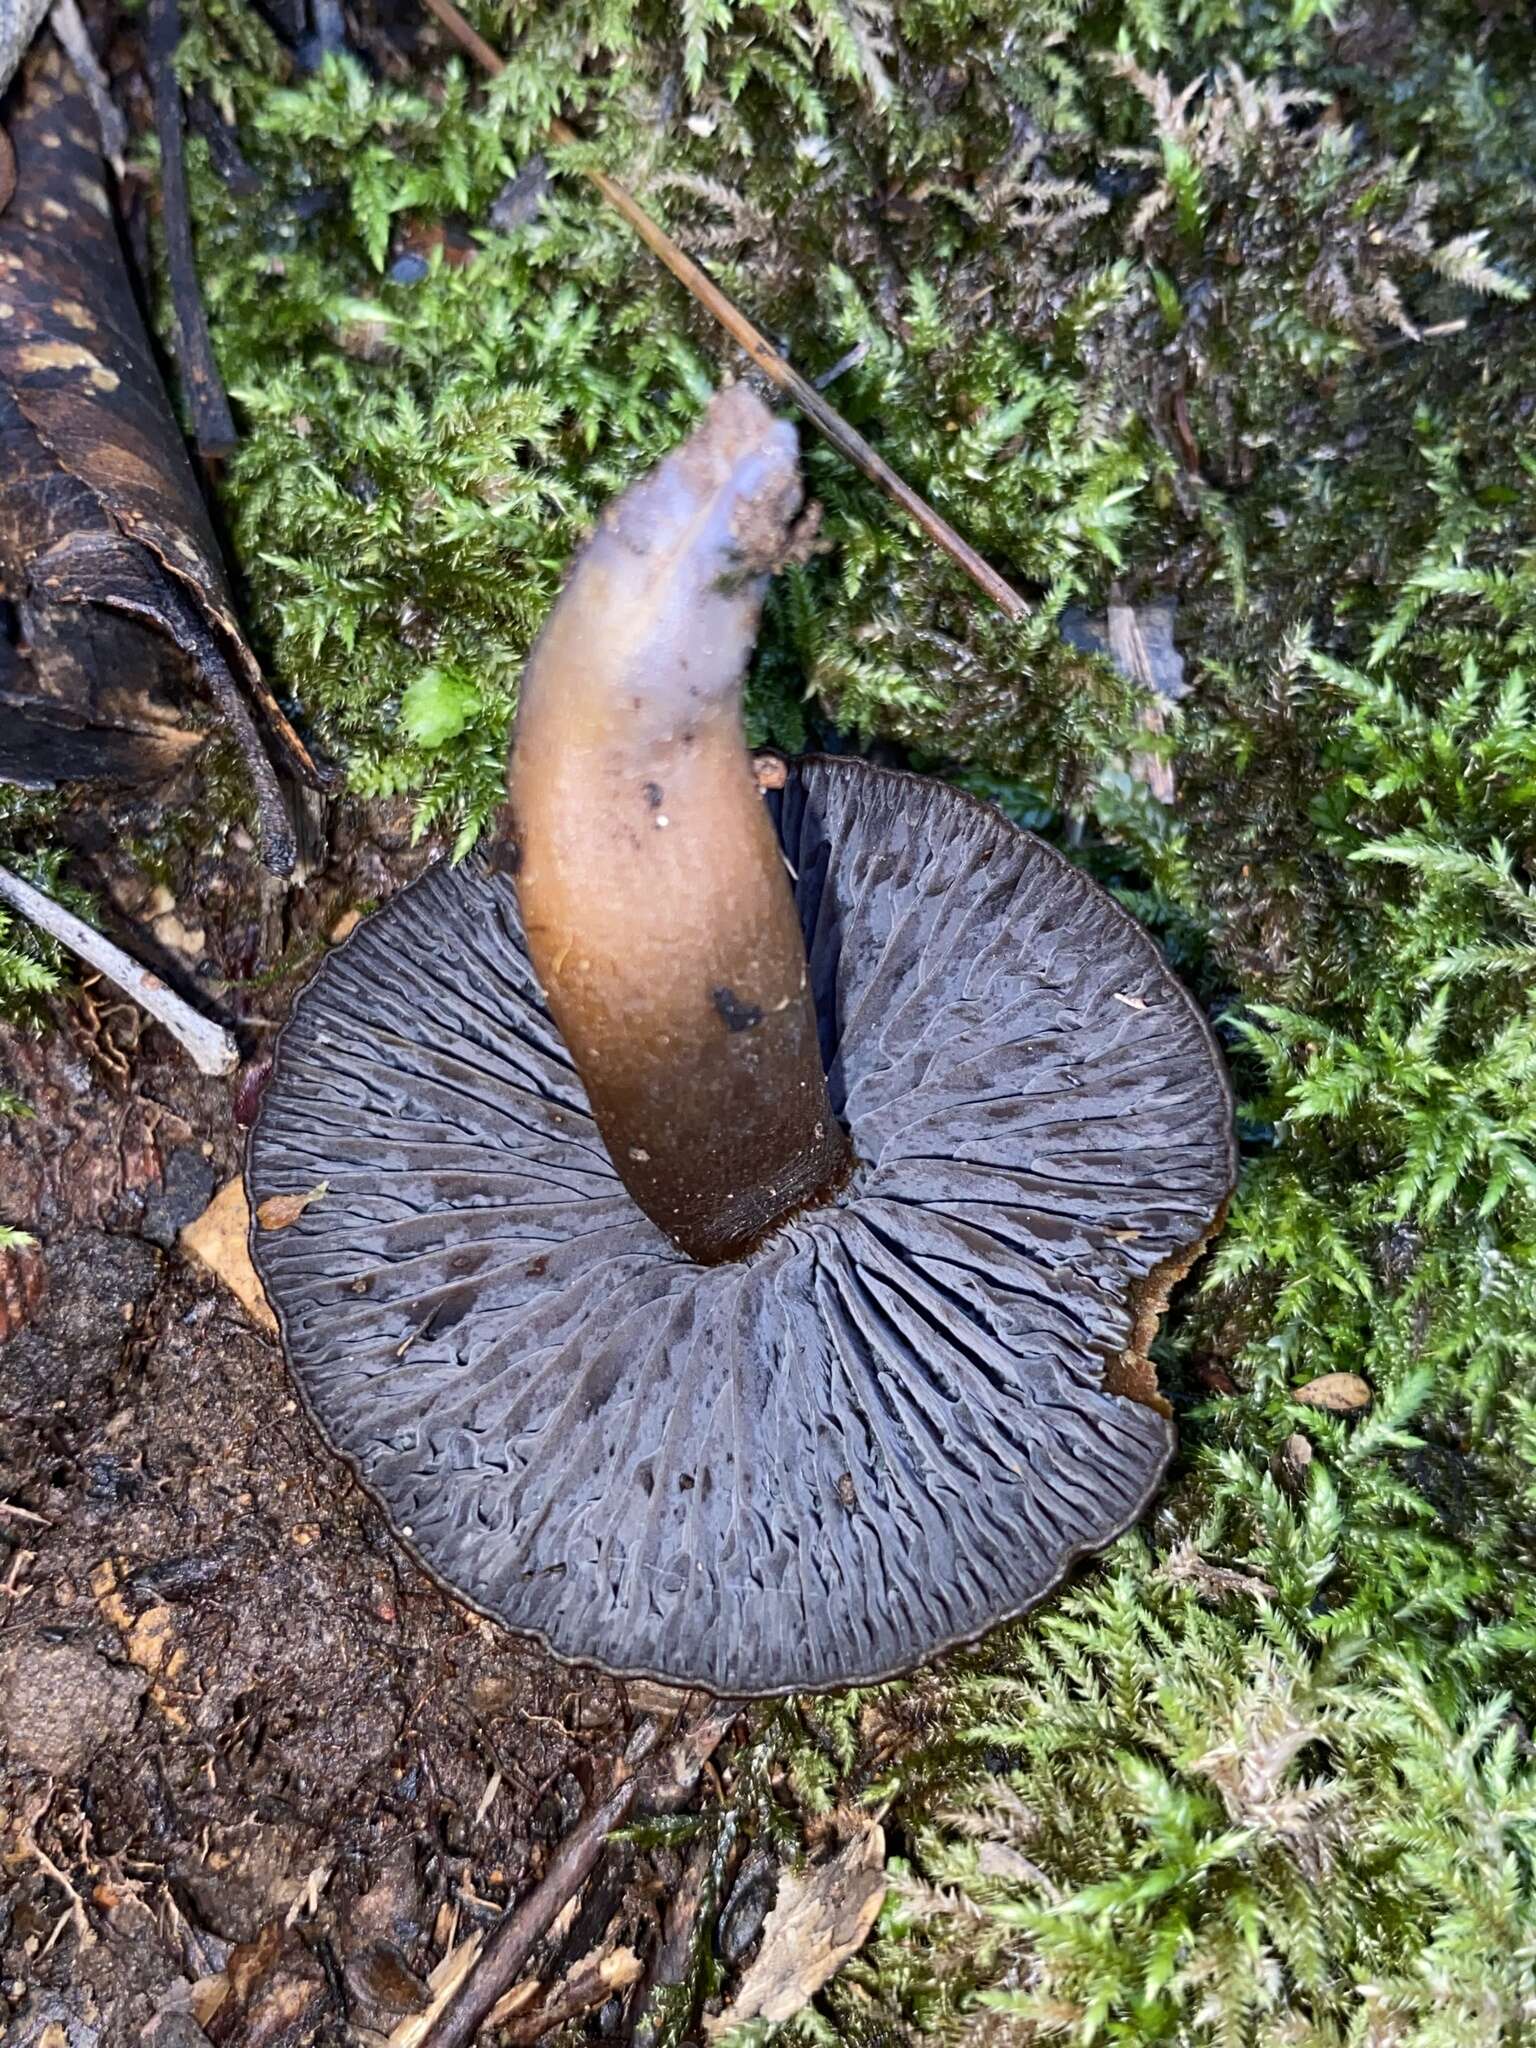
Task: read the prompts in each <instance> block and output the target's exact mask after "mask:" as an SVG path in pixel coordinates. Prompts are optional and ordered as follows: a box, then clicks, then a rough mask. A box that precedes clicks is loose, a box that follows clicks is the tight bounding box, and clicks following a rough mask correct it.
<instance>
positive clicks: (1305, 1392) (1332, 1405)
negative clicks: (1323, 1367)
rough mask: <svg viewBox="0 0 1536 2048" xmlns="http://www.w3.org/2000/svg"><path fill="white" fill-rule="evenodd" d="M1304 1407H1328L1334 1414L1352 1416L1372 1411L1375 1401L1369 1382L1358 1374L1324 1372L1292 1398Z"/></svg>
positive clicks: (1298, 1389)
mask: <svg viewBox="0 0 1536 2048" xmlns="http://www.w3.org/2000/svg"><path fill="white" fill-rule="evenodd" d="M1291 1399H1292V1400H1293V1401H1299V1402H1300V1403H1301V1405H1302V1406H1303V1407H1304V1408H1327V1409H1329V1410H1331V1411H1332V1413H1333V1414H1335V1415H1352V1414H1354V1412H1355V1411H1356V1410H1357V1409H1359V1408H1369V1407H1370V1405H1371V1401H1372V1399H1373V1396H1372V1393H1371V1388H1370V1383H1369V1381H1367V1380H1363V1379H1361V1377H1360V1375H1359V1373H1357V1372H1325V1373H1323V1374H1321V1375H1320V1376H1319V1377H1318V1378H1317V1379H1315V1380H1308V1381H1307V1384H1306V1385H1305V1386H1304V1387H1297V1388H1296V1390H1295V1392H1294V1393H1293V1394H1292V1395H1291Z"/></svg>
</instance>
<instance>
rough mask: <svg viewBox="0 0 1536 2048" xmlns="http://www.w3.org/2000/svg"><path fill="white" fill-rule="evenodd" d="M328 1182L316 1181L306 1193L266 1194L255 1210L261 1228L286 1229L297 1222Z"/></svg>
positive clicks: (322, 1191)
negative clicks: (265, 1197)
mask: <svg viewBox="0 0 1536 2048" xmlns="http://www.w3.org/2000/svg"><path fill="white" fill-rule="evenodd" d="M329 1185H330V1183H329V1182H328V1181H323V1180H322V1181H317V1182H316V1183H315V1185H314V1186H313V1187H312V1188H310V1189H309V1191H308V1192H307V1193H306V1194H302V1195H268V1197H267V1199H266V1200H265V1201H264V1202H263V1203H262V1204H261V1206H260V1207H259V1208H258V1209H257V1211H256V1221H257V1222H258V1223H259V1224H260V1225H261V1227H262V1229H263V1230H286V1229H287V1228H288V1226H289V1224H290V1223H297V1222H298V1220H299V1218H300V1217H301V1216H302V1215H303V1214H304V1211H305V1210H306V1209H307V1208H308V1207H309V1205H310V1203H311V1202H318V1201H319V1199H320V1197H321V1196H322V1195H323V1194H324V1193H325V1192H326V1190H327V1189H328V1187H329Z"/></svg>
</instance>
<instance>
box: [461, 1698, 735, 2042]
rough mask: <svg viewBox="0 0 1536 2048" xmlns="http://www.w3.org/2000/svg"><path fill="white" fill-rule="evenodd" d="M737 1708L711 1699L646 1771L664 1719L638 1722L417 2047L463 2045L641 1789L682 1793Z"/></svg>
mask: <svg viewBox="0 0 1536 2048" xmlns="http://www.w3.org/2000/svg"><path fill="white" fill-rule="evenodd" d="M740 1712H741V1707H740V1704H739V1703H738V1702H734V1701H729V1700H715V1701H711V1703H710V1705H709V1706H708V1707H706V1708H705V1709H704V1711H703V1712H702V1713H701V1714H699V1715H698V1717H697V1718H696V1719H695V1720H693V1721H691V1722H689V1723H688V1724H687V1725H686V1726H684V1727H683V1728H682V1729H681V1730H679V1732H678V1735H677V1738H676V1740H675V1741H674V1742H673V1744H672V1746H671V1748H670V1749H669V1750H668V1751H667V1752H666V1754H665V1755H664V1756H663V1757H662V1758H661V1759H660V1768H659V1770H657V1771H654V1772H652V1773H650V1774H649V1775H648V1776H647V1775H645V1774H643V1773H642V1770H641V1766H642V1765H643V1764H644V1763H645V1762H646V1760H647V1758H648V1757H650V1756H651V1755H652V1753H653V1752H654V1751H655V1749H656V1746H657V1744H658V1742H659V1741H660V1739H661V1732H662V1723H661V1722H660V1721H658V1720H656V1719H655V1718H653V1717H652V1716H650V1715H647V1716H646V1717H645V1718H644V1719H643V1720H642V1721H640V1722H639V1723H638V1724H637V1726H636V1728H635V1732H634V1734H633V1735H632V1736H631V1737H630V1739H629V1746H628V1748H627V1749H626V1750H625V1752H624V1755H623V1758H622V1759H621V1761H620V1762H619V1765H618V1767H617V1769H616V1770H615V1773H614V1778H613V1783H612V1784H611V1785H610V1786H609V1788H608V1790H607V1792H606V1793H605V1794H604V1795H603V1797H602V1798H601V1799H598V1800H596V1801H594V1802H592V1803H590V1804H589V1805H588V1807H587V1810H586V1812H585V1813H584V1814H583V1815H582V1817H581V1819H580V1820H579V1821H578V1822H577V1824H576V1826H575V1827H574V1828H573V1829H572V1830H571V1832H570V1834H568V1835H567V1836H566V1838H565V1840H564V1841H563V1842H562V1843H561V1844H560V1846H559V1848H558V1849H557V1850H556V1851H555V1853H554V1856H553V1857H552V1859H551V1861H550V1865H549V1868H548V1869H547V1870H546V1871H545V1873H544V1875H543V1877H542V1878H541V1879H540V1881H539V1883H538V1884H537V1885H536V1886H535V1887H534V1889H533V1890H532V1891H531V1892H530V1893H529V1894H528V1896H527V1897H526V1898H525V1899H522V1900H521V1901H519V1903H518V1904H517V1905H516V1906H514V1907H513V1908H512V1909H511V1911H510V1912H508V1913H507V1914H506V1915H505V1916H504V1917H503V1918H502V1920H501V1921H500V1922H499V1923H498V1925H497V1926H496V1927H495V1928H494V1929H493V1930H492V1932H491V1934H490V1936H489V1937H488V1938H487V1940H486V1943H485V1946H484V1948H483V1949H481V1951H480V1953H479V1954H478V1955H477V1956H476V1958H475V1961H474V1964H473V1967H472V1968H471V1969H470V1970H469V1971H468V1972H467V1974H466V1976H465V1978H464V1981H463V1983H462V1984H461V1985H460V1987H459V1990H458V1992H457V1993H456V1995H455V1996H454V1997H453V1998H452V1999H451V2000H450V2002H449V2003H448V2005H447V2006H446V2007H445V2009H444V2010H443V2012H442V2013H441V2014H440V2015H439V2017H438V2020H437V2023H436V2025H435V2026H434V2027H433V2028H432V2030H431V2032H430V2033H428V2034H427V2036H426V2037H425V2039H424V2040H423V2042H422V2043H421V2048H468V2044H469V2043H470V2042H471V2041H473V2040H474V2038H475V2035H476V2034H477V2032H478V2031H479V2029H480V2027H481V2025H482V2024H483V2022H484V2021H485V2019H486V2017H487V2015H488V2014H489V2013H490V2010H491V2008H492V2007H493V2006H494V2005H495V2004H496V2003H497V2001H498V2000H499V1999H500V1998H501V1996H502V1994H503V1993H504V1992H505V1991H507V1990H508V1989H509V1987H510V1986H511V1984H512V1982H513V1980H514V1979H515V1977H516V1976H517V1973H518V1971H519V1970H521V1968H522V1967H523V1965H524V1963H526V1962H527V1960H528V1958H529V1956H530V1955H531V1954H532V1953H533V1949H534V1946H535V1944H536V1943H537V1942H538V1941H539V1939H540V1938H541V1937H542V1936H543V1935H544V1934H545V1933H546V1932H547V1930H548V1929H549V1927H550V1925H551V1923H552V1922H553V1921H554V1919H555V1916H556V1915H557V1914H558V1913H559V1911H560V1909H561V1907H562V1906H564V1905H565V1904H566V1903H567V1901H568V1900H570V1899H572V1898H573V1897H574V1896H575V1894H576V1893H577V1892H578V1891H579V1890H580V1888H581V1886H582V1885H583V1884H584V1883H585V1882H586V1880H587V1878H588V1877H590V1876H591V1874H592V1872H593V1871H594V1870H595V1869H596V1867H597V1865H598V1863H599V1861H600V1860H601V1858H602V1854H603V1850H604V1847H605V1846H606V1844H607V1839H608V1836H609V1835H610V1834H611V1833H612V1832H613V1830H614V1829H615V1828H616V1827H618V1826H620V1825H621V1824H622V1823H623V1821H625V1820H626V1819H627V1818H628V1816H629V1812H630V1809H631V1808H632V1807H633V1806H634V1805H635V1802H636V1800H637V1799H638V1798H639V1797H640V1795H641V1793H642V1791H644V1792H645V1793H646V1794H647V1795H648V1797H647V1800H646V1803H647V1804H648V1805H653V1806H656V1807H660V1808H666V1807H667V1806H669V1805H671V1804H673V1803H680V1801H681V1800H682V1799H684V1798H686V1797H687V1795H688V1793H689V1792H690V1791H691V1790H692V1788H693V1786H694V1784H695V1783H696V1782H697V1780H698V1775H699V1772H700V1771H701V1770H702V1769H703V1767H704V1764H705V1762H706V1760H707V1759H708V1757H709V1756H710V1755H711V1753H712V1752H713V1751H714V1750H715V1749H716V1748H717V1747H718V1745H719V1743H720V1742H721V1740H722V1739H723V1737H724V1735H725V1732H726V1730H727V1729H728V1728H729V1727H730V1725H731V1722H732V1721H733V1720H734V1719H735V1718H736V1716H737V1715H738V1714H739V1713H740Z"/></svg>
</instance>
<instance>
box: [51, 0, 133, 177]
mask: <svg viewBox="0 0 1536 2048" xmlns="http://www.w3.org/2000/svg"><path fill="white" fill-rule="evenodd" d="M48 26H49V27H50V28H51V29H52V30H53V32H54V34H55V35H56V36H57V37H58V39H59V41H60V42H61V43H62V44H63V46H64V54H65V56H66V57H67V58H68V59H69V61H70V63H71V64H73V66H74V67H75V76H76V77H77V78H78V79H79V81H80V83H81V84H82V85H83V86H84V87H85V96H86V98H87V99H88V100H89V101H90V103H91V110H92V112H93V113H94V114H95V116H96V126H97V127H98V128H99V129H100V130H101V153H102V155H103V156H104V157H105V158H106V160H107V162H108V163H109V164H110V165H111V166H112V172H113V175H114V176H115V177H118V178H120V177H121V176H122V175H123V152H124V151H125V150H126V149H127V147H128V123H127V122H126V121H125V120H124V119H123V116H122V112H121V110H120V109H119V107H118V105H117V103H116V101H115V100H114V99H113V97H112V86H111V81H110V80H109V79H108V77H107V74H106V72H105V71H103V70H102V68H101V59H100V58H99V57H98V56H97V54H96V51H95V47H94V45H93V44H92V42H91V36H90V31H89V29H87V27H86V25H85V21H84V19H83V17H82V15H81V13H80V9H79V6H78V5H77V4H76V0H53V8H52V11H51V12H50V14H49V16H48Z"/></svg>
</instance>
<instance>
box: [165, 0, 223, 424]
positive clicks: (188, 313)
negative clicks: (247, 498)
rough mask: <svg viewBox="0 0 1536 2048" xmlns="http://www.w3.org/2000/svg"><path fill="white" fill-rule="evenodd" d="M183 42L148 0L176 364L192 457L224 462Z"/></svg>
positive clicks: (170, 14)
mask: <svg viewBox="0 0 1536 2048" xmlns="http://www.w3.org/2000/svg"><path fill="white" fill-rule="evenodd" d="M180 41H181V9H180V7H179V5H178V4H177V0H149V50H148V55H149V73H150V79H151V81H152V83H153V85H154V91H155V135H156V137H157V138H158V140H159V144H160V214H161V219H162V221H163V222H164V226H165V266H166V270H167V271H168V273H169V275H170V283H171V302H172V305H173V306H174V308H175V313H176V333H177V338H178V341H179V343H180V346H179V348H178V350H177V363H178V366H179V368H180V370H181V380H182V384H183V386H184V387H185V389H186V394H187V404H188V407H189V408H190V410H191V413H192V431H193V433H194V434H195V435H196V437H197V447H198V453H199V454H200V455H202V456H203V457H204V459H205V460H206V459H207V458H208V457H210V456H219V455H228V454H229V452H230V450H231V449H232V448H233V447H234V445H235V440H236V435H235V421H234V415H233V414H232V413H231V412H230V409H229V397H228V394H227V393H226V392H225V389H224V380H223V378H222V377H221V376H220V375H219V366H218V363H217V362H216V361H215V359H214V353H213V342H212V341H211V340H210V338H209V334H208V315H207V313H206V312H205V311H204V309H203V294H202V290H201V288H200V286H199V284H198V281H197V259H196V257H195V256H194V255H193V253H192V213H191V208H190V206H189V204H188V201H187V167H186V162H185V159H184V156H183V151H182V126H181V119H182V116H181V87H180V85H179V84H178V83H177V81H176V46H177V44H178V43H179V42H180Z"/></svg>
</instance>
